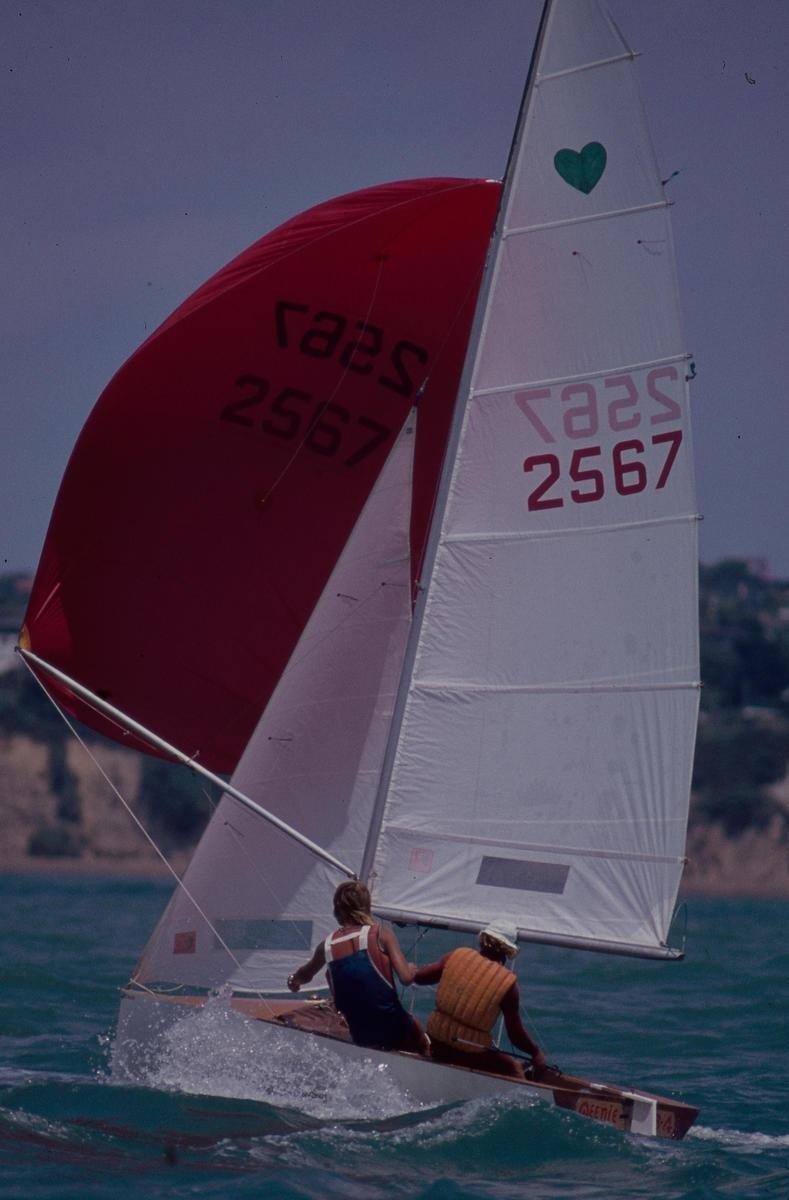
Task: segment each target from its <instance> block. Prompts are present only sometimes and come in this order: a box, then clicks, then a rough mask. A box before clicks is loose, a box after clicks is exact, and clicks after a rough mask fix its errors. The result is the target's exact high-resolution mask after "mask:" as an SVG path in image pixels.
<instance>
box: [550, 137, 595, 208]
mask: <svg viewBox="0 0 789 1200" xmlns="http://www.w3.org/2000/svg"><path fill="white" fill-rule="evenodd" d="M607 158H608V155H607V154H606V152H605V146H601V145H600V143H599V142H587V144H586V145H585V146H584V148H583V150H582V151H581V153H580V154H579V153H578V151H577V150H559V151H557V153H556V154H555V155H554V156H553V165H554V166H555V167H556V170H557V171H558V172H559V174H560V175H561V177H562V179H563V180H564V182H565V183H569V185H570V187H574V188H576V189H577V190H578V191H579V192H583V193H584V195H585V196H588V195H589V193H590V192H591V190H592V188H593V187H596V185H597V184H598V183H599V182H600V178H601V176H602V174H603V171H604V170H605V164H606V160H607Z"/></svg>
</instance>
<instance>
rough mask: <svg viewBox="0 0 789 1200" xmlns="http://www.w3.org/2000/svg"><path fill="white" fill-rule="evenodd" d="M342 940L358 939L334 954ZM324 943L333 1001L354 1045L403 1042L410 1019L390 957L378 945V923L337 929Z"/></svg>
mask: <svg viewBox="0 0 789 1200" xmlns="http://www.w3.org/2000/svg"><path fill="white" fill-rule="evenodd" d="M371 934H373V939H372V941H370V935H371ZM345 942H358V947H357V948H356V949H354V950H353V951H352V953H351V954H344V955H343V956H342V957H341V958H340V957H336V956H335V952H336V949H337V948H338V947H339V946H342V945H343V943H345ZM323 945H324V950H325V953H326V962H327V964H328V975H329V986H330V987H331V990H332V995H333V997H334V1003H335V1004H336V1005H337V1008H338V1009H339V1010H340V1012H341V1013H342V1015H343V1016H344V1017H345V1020H346V1021H347V1022H348V1028H349V1029H350V1031H351V1037H352V1038H353V1040H354V1042H355V1043H356V1045H357V1046H369V1047H370V1048H372V1049H376V1050H394V1049H396V1048H397V1047H398V1046H400V1045H402V1043H403V1042H404V1041H405V1040H406V1038H407V1037H408V1035H409V1034H410V1033H411V1029H412V1022H411V1018H410V1017H409V1015H408V1013H407V1012H406V1011H405V1009H404V1008H403V1006H402V1004H401V1003H400V1000H399V998H398V995H397V991H396V990H395V985H394V981H393V979H392V977H391V967H390V966H389V960H388V958H387V957H386V956H385V954H384V952H383V951H382V950H381V948H380V946H379V942H378V926H377V925H361V926H360V927H359V928H358V929H356V930H354V931H353V933H343V932H342V930H341V929H338V930H336V931H335V932H334V933H331V934H329V936H328V937H327V938H326V941H325V942H324V944H323ZM387 976H388V977H387Z"/></svg>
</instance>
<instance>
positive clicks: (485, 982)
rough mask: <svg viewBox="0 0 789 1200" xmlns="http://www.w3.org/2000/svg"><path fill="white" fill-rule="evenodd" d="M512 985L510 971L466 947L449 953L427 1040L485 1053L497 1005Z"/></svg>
mask: <svg viewBox="0 0 789 1200" xmlns="http://www.w3.org/2000/svg"><path fill="white" fill-rule="evenodd" d="M514 982H515V976H514V974H513V972H512V971H508V970H507V968H506V967H503V966H501V964H500V963H497V962H493V961H492V960H491V959H489V958H485V957H484V956H483V955H482V954H480V953H478V951H476V950H472V949H471V947H470V946H461V947H459V949H457V950H453V951H452V953H451V954H450V956H449V958H448V959H447V961H446V963H445V964H444V970H443V971H442V973H441V979H440V981H439V984H438V991H437V993H436V1007H435V1010H434V1011H433V1012H432V1013H431V1014H430V1018H429V1020H428V1022H427V1033H428V1037H430V1038H432V1039H433V1040H434V1041H436V1042H443V1043H444V1044H446V1045H449V1046H454V1047H455V1048H456V1049H458V1050H465V1051H466V1052H470V1053H472V1054H474V1053H477V1052H479V1051H482V1050H487V1049H489V1047H490V1046H492V1045H493V1038H492V1037H491V1033H492V1030H493V1026H494V1024H495V1021H496V1018H497V1016H498V1015H499V1008H500V1005H501V1001H502V1000H503V999H504V996H505V995H506V993H507V992H508V991H509V989H510V988H511V987H512V985H513V983H514Z"/></svg>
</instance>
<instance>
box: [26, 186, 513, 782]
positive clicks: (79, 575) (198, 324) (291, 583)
mask: <svg viewBox="0 0 789 1200" xmlns="http://www.w3.org/2000/svg"><path fill="white" fill-rule="evenodd" d="M499 190H500V188H499V185H498V184H497V183H491V182H486V181H482V180H463V179H427V180H417V181H409V182H403V183H393V184H387V185H384V186H381V187H376V188H370V189H366V190H364V191H360V192H355V193H353V194H351V195H347V196H342V197H340V198H339V199H336V200H331V201H329V202H328V203H326V204H321V205H318V206H317V207H316V208H313V209H310V210H309V211H308V212H306V213H303V214H302V215H300V216H298V217H296V218H294V219H293V220H291V221H288V222H287V223H286V224H285V225H282V226H280V228H279V229H276V230H274V231H273V232H272V233H270V234H268V235H266V236H265V237H264V238H262V239H261V240H260V241H259V242H256V243H255V245H253V246H251V247H250V248H249V249H248V250H246V251H245V252H244V253H243V254H241V255H239V257H238V258H236V259H235V260H234V261H233V262H231V263H229V264H228V266H226V267H225V268H224V269H223V270H221V271H220V272H219V273H218V274H217V275H215V276H214V277H213V278H212V279H210V280H209V281H208V283H206V284H204V286H203V287H201V288H200V289H198V291H197V292H195V293H194V295H193V296H191V297H190V298H189V299H188V300H186V301H185V302H184V304H182V305H181V306H180V307H179V308H178V309H177V310H176V311H175V312H174V313H173V314H172V316H170V317H169V318H168V319H167V320H166V321H165V322H164V324H163V325H162V326H161V327H160V328H159V329H158V330H157V331H156V332H155V333H154V334H153V335H152V336H151V337H150V338H148V340H147V341H146V342H145V343H144V344H143V345H142V346H141V347H140V349H139V350H137V351H136V352H135V354H133V355H132V357H131V358H130V359H129V361H128V362H127V363H126V364H125V365H124V366H123V367H122V368H121V369H120V371H118V373H117V375H116V376H115V377H114V379H113V380H112V381H111V382H110V384H109V385H108V386H107V388H106V389H105V391H104V392H103V394H102V396H101V397H100V399H99V401H98V403H97V404H96V406H95V408H94V410H93V412H92V413H91V416H90V418H89V419H88V421H87V423H86V425H85V428H84V429H83V431H82V434H81V435H80V438H79V440H78V442H77V445H76V447H75V449H74V451H73V454H72V456H71V459H70V462H69V464H68V468H67V470H66V474H65V476H64V479H63V483H62V485H61V488H60V492H59V495H58V499H57V502H56V505H55V510H54V513H53V516H52V520H51V523H50V527H49V531H48V533H47V538H46V542H45V544H44V550H43V553H42V557H41V562H40V565H39V568H38V572H37V574H36V579H35V583H34V586H33V591H32V594H31V598H30V604H29V607H28V612H27V617H26V631H27V632H26V639H27V641H28V644H29V645H30V647H31V648H32V649H33V650H34V651H35V652H36V653H37V654H39V655H41V656H42V657H43V658H45V659H47V660H48V661H50V662H52V663H53V664H54V665H55V666H58V667H60V668H61V670H63V671H65V672H66V673H68V674H69V675H71V676H72V677H74V678H76V679H78V680H79V681H80V682H81V683H83V684H85V685H86V686H87V687H89V688H90V689H91V690H92V691H94V692H96V693H98V694H99V695H101V696H103V697H105V698H106V699H108V700H109V701H110V702H111V703H112V704H114V705H116V706H117V707H118V708H120V709H122V710H123V711H125V712H127V713H129V714H130V715H131V716H132V717H134V718H135V719H136V720H138V721H140V722H141V723H143V724H145V725H147V726H149V727H150V728H152V729H153V730H155V732H156V733H158V734H159V735H160V736H161V737H163V738H165V739H167V740H168V741H170V742H172V743H174V744H175V745H176V746H178V747H179V748H180V749H182V750H184V751H186V752H188V753H196V754H198V755H199V759H200V761H201V762H202V763H204V764H205V765H207V766H209V767H212V768H213V769H214V770H217V771H221V772H230V771H231V770H232V769H233V767H234V766H235V763H236V761H237V760H238V757H239V755H240V753H241V751H242V750H243V748H244V745H245V744H246V742H247V740H248V738H249V736H250V734H251V733H252V730H253V729H254V726H255V724H256V722H257V720H258V717H259V715H260V713H261V711H262V710H263V708H264V706H265V704H266V702H267V700H268V698H269V696H270V694H271V692H272V690H273V688H274V686H275V684H276V682H277V680H278V679H279V676H280V674H281V672H282V670H283V667H284V666H285V664H286V662H287V660H288V658H289V656H290V654H291V652H292V650H293V648H294V646H295V643H296V641H297V639H298V637H299V635H300V633H301V631H302V629H303V628H304V625H305V623H306V621H307V618H308V617H309V615H310V613H311V611H312V609H313V607H314V605H315V603H316V601H317V599H318V596H319V595H320V592H321V589H322V587H323V586H324V584H325V582H326V579H327V577H328V575H329V572H330V570H331V568H332V566H333V565H334V563H335V561H336V559H337V556H338V554H339V552H340V550H341V548H342V546H343V545H344V543H345V541H346V539H347V537H348V534H349V532H350V530H351V528H352V526H353V523H354V521H355V520H356V518H357V516H358V514H359V512H360V510H361V507H362V505H363V503H364V501H365V499H366V497H367V495H368V493H369V491H370V488H371V486H372V483H373V481H374V479H375V477H376V475H377V473H378V471H379V470H380V468H381V466H382V464H383V461H384V459H385V457H386V454H387V452H388V451H389V449H390V447H391V445H392V442H393V439H394V438H395V436H396V434H397V432H398V430H399V429H400V427H401V425H402V423H403V421H404V419H405V417H406V415H407V413H408V411H409V408H410V406H411V404H412V403H413V401H414V399H415V397H416V395H417V394H418V393H420V392H422V389H423V392H422V395H421V398H420V401H419V405H420V417H419V433H418V439H419V440H418V444H417V450H416V468H415V485H414V491H415V496H414V517H413V530H412V533H413V558H414V573H415V577H416V574H417V573H418V564H419V560H420V557H421V554H422V551H423V548H424V542H425V537H426V533H427V527H428V523H429V518H430V508H431V504H432V501H433V497H434V493H435V487H436V482H437V477H438V472H439V470H440V465H441V459H442V454H443V449H444V444H445V440H446V435H447V429H448V425H449V421H450V417H451V412H452V407H453V403H454V399H455V393H456V390H457V386H458V381H459V376H460V371H461V368H462V365H463V358H464V354H465V349H466V343H467V340H468V334H469V327H470V323H471V319H472V316H473V312H474V304H475V300H476V295H477V290H478V286H479V280H480V276H481V272H482V267H483V262H484V256H485V252H486V249H487V245H488V240H489V237H490V233H491V228H492V224H493V220H494V216H495V211H496V206H497V204H498V198H499ZM54 690H55V692H56V694H57V696H58V699H59V700H60V702H61V703H63V705H64V706H65V707H66V709H67V710H68V711H70V712H71V713H73V714H74V715H75V716H77V717H79V718H80V719H81V720H83V721H85V722H86V723H87V724H88V725H91V726H93V727H94V728H95V729H98V730H100V731H101V732H102V733H105V734H107V735H109V736H111V737H117V738H120V736H121V732H120V731H119V730H118V729H117V728H116V727H115V726H114V725H112V724H111V723H110V722H108V721H107V720H105V719H104V718H103V717H101V716H100V715H99V714H98V713H96V712H95V711H94V710H92V709H90V708H89V707H88V706H86V705H85V704H83V703H82V702H80V701H78V700H77V699H76V698H75V697H74V696H73V695H71V693H69V692H68V691H67V690H65V689H63V688H55V689H54ZM123 740H124V742H125V743H126V744H129V743H130V742H133V739H131V738H129V737H128V736H123ZM134 744H139V743H134ZM144 748H147V747H144Z"/></svg>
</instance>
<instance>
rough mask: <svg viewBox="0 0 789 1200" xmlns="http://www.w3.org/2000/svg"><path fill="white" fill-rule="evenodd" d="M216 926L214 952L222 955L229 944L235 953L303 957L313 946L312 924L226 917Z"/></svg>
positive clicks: (215, 923)
mask: <svg viewBox="0 0 789 1200" xmlns="http://www.w3.org/2000/svg"><path fill="white" fill-rule="evenodd" d="M214 925H215V928H216V932H217V934H218V935H219V936H218V937H217V936H215V937H214V949H215V950H220V951H222V950H224V947H223V946H222V942H225V943H226V944H227V945H228V946H230V948H231V950H297V951H298V952H299V953H300V954H302V953H303V952H304V947H305V946H310V945H311V944H312V936H313V935H312V926H313V923H312V921H288V920H284V921H283V920H278V921H277V920H274V921H272V920H260V919H258V918H254V917H242V918H240V919H239V918H233V917H224V918H221V919H218V920H217V921H216V922H214ZM220 938H221V939H222V941H220V940H219V939H220Z"/></svg>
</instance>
